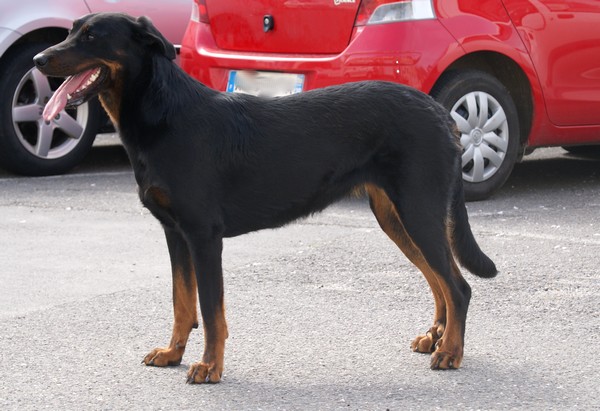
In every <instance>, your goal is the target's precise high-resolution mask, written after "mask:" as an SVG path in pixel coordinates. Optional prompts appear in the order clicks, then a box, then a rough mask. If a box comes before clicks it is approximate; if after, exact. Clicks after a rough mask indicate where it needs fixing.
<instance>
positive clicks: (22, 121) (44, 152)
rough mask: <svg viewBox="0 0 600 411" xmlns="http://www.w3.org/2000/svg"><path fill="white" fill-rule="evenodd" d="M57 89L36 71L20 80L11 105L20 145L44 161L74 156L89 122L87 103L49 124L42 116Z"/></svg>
mask: <svg viewBox="0 0 600 411" xmlns="http://www.w3.org/2000/svg"><path fill="white" fill-rule="evenodd" d="M58 83H60V82H58ZM56 86H58V84H56ZM55 89H56V87H55V88H53V87H52V85H51V82H50V81H49V80H48V78H47V77H46V76H44V75H43V74H42V73H40V71H39V70H38V69H36V68H33V69H31V70H29V71H28V72H27V74H26V75H25V76H23V78H22V79H21V82H20V83H19V85H18V86H17V90H16V91H15V95H14V96H13V102H12V121H13V127H14V129H15V133H16V134H17V137H18V138H19V141H20V142H21V144H22V145H23V147H25V148H26V149H27V150H28V151H29V152H31V153H32V154H34V155H35V156H37V157H40V158H44V159H56V158H61V157H63V156H65V155H66V154H68V153H69V152H71V151H72V150H73V149H74V148H75V147H76V146H77V144H78V143H79V141H80V140H79V139H80V138H81V136H82V135H83V133H84V131H85V125H86V124H87V120H88V113H89V109H88V104H87V103H86V104H82V105H81V106H79V107H77V108H76V109H68V110H63V111H61V112H60V113H59V115H57V116H56V118H54V119H53V120H52V121H51V122H50V123H46V122H45V121H44V120H43V119H42V112H43V110H44V106H45V105H46V103H47V102H48V100H49V99H50V97H51V96H52V94H53V93H54V90H55Z"/></svg>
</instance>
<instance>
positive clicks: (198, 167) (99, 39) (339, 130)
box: [34, 14, 496, 383]
mask: <svg viewBox="0 0 600 411" xmlns="http://www.w3.org/2000/svg"><path fill="white" fill-rule="evenodd" d="M173 58H175V50H174V48H173V46H172V45H171V44H170V43H168V42H167V41H166V40H165V38H164V37H163V36H162V35H161V34H160V33H159V32H158V31H157V30H156V29H155V28H154V27H153V26H152V24H151V23H150V21H149V20H148V19H146V18H144V17H141V18H138V19H134V18H132V17H129V16H126V15H123V14H93V15H88V16H85V17H83V18H81V19H79V20H77V21H75V23H74V25H73V29H72V31H71V33H70V34H69V36H68V37H67V38H66V40H65V41H63V42H62V43H60V44H58V45H56V46H54V47H51V48H49V49H47V50H45V51H44V52H42V53H40V54H39V55H37V56H36V57H35V59H34V60H35V64H36V66H37V67H38V68H39V70H41V71H42V72H43V73H44V74H47V75H49V76H60V77H65V76H71V77H69V78H68V80H67V81H66V82H65V83H63V86H61V88H60V89H59V90H57V92H56V93H55V95H54V97H53V99H52V100H51V101H50V102H49V103H48V105H47V107H46V111H45V114H44V116H45V118H46V119H47V121H51V120H52V118H53V117H55V116H56V115H57V114H58V113H59V112H60V111H61V110H62V109H63V108H64V106H65V105H76V104H80V103H82V102H83V101H85V100H87V99H88V98H90V97H92V96H94V95H99V97H100V101H101V102H102V105H103V106H104V108H105V109H106V111H107V112H108V114H109V115H110V118H111V119H112V121H113V122H114V124H115V125H117V127H118V130H119V132H120V135H121V138H122V140H123V144H124V145H125V148H126V150H127V152H128V154H129V157H130V159H131V163H132V165H133V169H134V172H135V177H136V180H137V183H138V185H139V194H140V198H141V201H142V202H143V204H144V205H145V206H146V207H147V208H148V209H149V210H150V211H151V212H152V213H153V214H154V216H156V218H158V219H159V220H160V222H161V223H162V225H163V227H164V230H165V233H166V238H167V244H168V248H169V253H170V257H171V265H172V270H173V306H174V311H175V323H174V326H173V334H172V337H171V342H170V344H169V346H168V347H166V348H157V349H155V350H153V351H152V352H150V353H149V354H148V355H147V356H146V358H145V359H144V363H146V364H147V365H154V366H167V365H174V364H179V363H180V362H181V358H182V356H183V352H184V350H185V346H186V344H187V341H188V336H189V334H190V332H191V330H192V328H195V327H197V326H198V318H197V309H196V306H197V301H198V300H197V297H196V296H198V297H199V302H200V309H201V314H202V320H203V326H204V355H203V357H202V361H200V362H197V363H194V364H192V365H191V367H190V369H189V372H188V381H189V382H193V383H202V382H217V381H219V380H220V379H221V375H222V372H223V354H224V349H225V339H226V338H227V335H228V334H227V325H226V322H225V312H224V303H223V275H222V268H221V251H222V248H223V238H225V237H232V236H237V235H240V234H244V233H248V232H250V231H254V230H259V229H263V228H272V227H279V226H282V225H284V224H286V223H288V222H290V221H292V220H294V219H296V218H298V217H302V216H306V215H309V214H311V213H314V212H316V211H319V210H322V209H324V208H325V207H327V206H328V205H329V204H331V203H332V202H334V201H336V200H338V199H340V198H341V197H343V196H345V195H346V194H348V193H349V192H351V191H353V190H355V189H357V188H362V187H364V188H365V189H366V193H367V194H368V196H369V200H370V205H371V209H372V210H373V213H374V214H375V217H376V218H377V221H378V222H379V225H380V226H381V228H382V229H383V231H385V233H386V234H387V235H388V236H389V237H390V238H391V239H392V240H393V241H394V242H395V243H396V244H397V245H398V247H400V249H401V250H402V251H403V252H404V254H406V256H407V257H408V258H409V259H410V261H412V262H413V263H414V264H415V265H416V266H417V267H418V268H419V269H420V270H421V271H422V272H423V274H424V275H425V278H426V279H427V281H428V283H429V285H430V286H431V289H432V291H433V297H434V300H435V314H434V319H433V325H432V326H431V328H430V329H429V330H428V331H427V333H425V334H424V335H421V336H419V337H417V338H416V339H415V340H414V341H413V343H412V349H413V350H414V351H418V352H432V353H433V355H432V357H431V368H433V369H448V368H458V367H459V365H460V363H461V360H462V358H463V338H464V333H465V321H466V316H467V308H468V305H469V300H470V297H471V291H470V287H469V285H468V284H467V282H466V281H465V280H464V279H463V277H462V275H461V273H460V271H459V269H458V267H457V264H456V262H455V260H454V256H453V255H455V256H456V258H457V259H458V261H459V262H460V263H461V264H462V265H463V266H464V267H466V268H467V269H468V270H469V271H471V272H473V273H475V274H476V275H478V276H481V277H493V276H494V275H495V274H496V267H495V266H494V263H493V262H492V261H491V260H490V259H489V258H488V257H487V256H486V255H485V254H484V253H483V252H482V251H481V250H480V249H479V247H478V245H477V243H476V242H475V239H474V237H473V234H472V232H471V229H470V226H469V222H468V219H467V211H466V208H465V204H464V199H463V188H462V182H461V164H460V147H459V144H458V141H457V137H456V135H455V133H454V132H453V129H454V128H453V127H454V126H453V122H452V121H451V119H450V117H449V115H448V114H447V112H446V111H445V110H444V109H443V108H441V107H440V106H439V105H437V104H436V103H435V102H434V101H433V100H432V99H431V98H429V97H428V96H426V95H425V94H423V93H420V92H418V91H415V90H413V89H411V88H408V87H404V86H401V85H397V84H391V83H385V82H363V83H354V84H347V85H343V86H336V87H330V88H326V89H321V90H314V91H308V92H305V93H300V94H296V95H292V96H288V97H281V98H259V97H253V96H247V95H238V94H225V93H220V92H217V91H214V90H211V89H210V88H208V87H205V86H204V85H202V84H200V83H198V82H197V81H195V80H194V79H192V78H190V77H189V76H187V75H186V74H184V73H183V72H182V71H181V70H180V69H179V68H178V67H177V66H176V65H175V64H174V63H173V62H172V61H171V60H172V59H173Z"/></svg>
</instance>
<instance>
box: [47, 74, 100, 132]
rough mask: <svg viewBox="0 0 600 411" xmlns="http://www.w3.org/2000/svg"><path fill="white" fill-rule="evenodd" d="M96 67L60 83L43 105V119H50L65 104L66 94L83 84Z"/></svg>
mask: <svg viewBox="0 0 600 411" xmlns="http://www.w3.org/2000/svg"><path fill="white" fill-rule="evenodd" d="M96 70H97V69H91V70H87V71H84V72H83V73H79V74H76V75H74V76H71V77H67V79H66V80H65V81H64V82H63V83H62V84H61V85H60V87H59V88H58V89H57V90H56V91H55V92H54V95H53V96H52V97H51V98H50V101H48V103H47V104H46V107H44V112H43V114H42V116H43V117H44V120H46V121H51V120H52V119H53V118H54V117H56V115H57V114H58V113H60V112H61V110H62V109H64V108H65V106H66V105H67V94H72V93H73V92H75V90H77V89H78V88H80V87H81V86H82V85H84V84H85V83H86V82H87V81H88V79H89V78H90V77H91V75H92V74H94V72H96Z"/></svg>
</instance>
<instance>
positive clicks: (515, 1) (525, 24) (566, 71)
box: [503, 0, 600, 126]
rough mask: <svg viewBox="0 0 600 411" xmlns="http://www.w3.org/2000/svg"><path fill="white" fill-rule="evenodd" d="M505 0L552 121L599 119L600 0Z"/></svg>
mask: <svg viewBox="0 0 600 411" xmlns="http://www.w3.org/2000/svg"><path fill="white" fill-rule="evenodd" d="M503 3H504V5H505V7H506V10H507V11H508V13H509V15H510V17H511V19H512V22H513V24H514V25H515V26H516V27H517V29H518V31H519V35H520V36H521V38H522V39H523V42H524V43H525V46H526V47H527V49H528V51H529V53H530V55H531V59H532V61H533V65H534V67H535V70H536V71H537V74H538V78H539V79H540V83H541V84H540V85H541V87H542V91H543V95H544V99H545V101H546V108H547V113H548V117H549V118H550V121H551V122H552V123H553V124H555V125H558V126H578V125H593V124H600V1H598V0H503Z"/></svg>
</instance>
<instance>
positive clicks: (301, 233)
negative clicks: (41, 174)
mask: <svg viewBox="0 0 600 411" xmlns="http://www.w3.org/2000/svg"><path fill="white" fill-rule="evenodd" d="M544 153H545V152H544V151H542V152H541V155H537V156H534V157H532V158H530V159H528V160H527V161H525V162H524V163H522V164H519V165H518V166H517V168H516V170H515V172H514V173H513V176H512V177H511V179H510V180H509V182H508V183H507V184H506V186H505V187H504V188H503V189H502V190H501V191H500V192H499V193H498V194H497V195H496V196H495V197H493V198H492V199H490V200H488V201H484V202H476V203H469V204H468V209H469V214H470V221H471V225H472V227H473V231H474V232H475V235H476V237H477V239H478V241H479V243H480V245H481V247H482V248H483V249H484V250H485V251H486V253H487V254H488V255H489V256H490V257H491V258H492V259H493V260H494V261H495V262H496V265H497V266H498V268H499V270H500V273H499V275H498V276H497V277H496V278H495V279H492V280H485V279H480V278H476V277H475V276H473V275H471V274H469V273H466V272H465V273H464V274H465V278H466V279H467V280H468V281H469V283H470V284H471V286H472V288H473V297H472V300H471V306H470V309H469V315H468V319H467V330H466V336H465V339H466V343H465V357H464V360H463V366H462V368H461V369H459V370H456V371H446V372H441V371H431V370H429V356H428V355H423V354H416V353H413V352H411V351H410V348H409V345H410V342H411V341H412V339H413V338H414V337H415V336H416V335H417V334H419V333H422V332H423V331H425V330H426V329H427V328H428V327H429V325H430V321H431V317H432V314H433V299H432V297H431V293H430V291H429V289H428V287H427V284H426V282H425V280H424V278H423V277H422V275H421V274H420V273H419V272H418V271H417V269H416V268H415V267H413V266H412V265H411V264H410V263H409V262H408V261H407V259H406V258H405V257H404V256H403V255H402V254H401V253H400V252H399V250H398V249H397V248H396V247H395V246H394V244H393V243H392V242H391V241H389V240H388V239H387V237H386V236H385V235H384V234H383V233H382V232H381V230H380V229H379V228H378V226H377V223H376V222H375V219H374V218H373V216H372V214H371V213H370V211H369V208H368V205H367V204H366V203H365V201H364V200H361V199H349V200H346V201H343V202H341V203H339V204H337V205H335V206H333V207H331V208H329V209H327V210H326V211H325V212H323V213H321V214H318V215H316V216H314V217H311V218H308V219H305V220H301V221H298V222H297V223H294V224H291V225H289V226H287V227H284V228H281V229H277V230H268V231H262V232H259V233H253V234H250V235H246V236H241V237H238V238H234V239H228V240H226V242H225V253H224V259H223V261H224V273H225V299H226V304H227V316H228V322H229V331H230V337H229V339H228V340H227V344H226V354H225V373H224V377H223V381H222V383H220V384H216V385H204V386H196V385H188V384H185V378H186V372H187V367H188V366H189V365H190V363H192V362H195V361H198V360H199V358H200V355H201V352H202V347H201V343H202V333H201V329H199V330H195V331H194V332H193V333H192V335H191V337H190V341H189V342H188V347H187V352H186V354H185V356H184V359H183V362H182V364H181V365H180V366H177V367H170V368H167V369H159V368H153V367H146V366H144V365H142V364H141V360H142V358H143V357H144V355H145V354H147V352H149V351H150V350H151V349H152V348H154V347H156V346H161V345H165V344H167V343H168V340H169V338H170V331H171V326H172V306H171V278H170V277H171V276H170V265H169V259H168V254H167V249H166V245H165V242H164V239H163V234H162V230H161V227H160V226H159V224H158V223H157V222H156V221H155V220H154V218H153V217H152V216H151V215H150V214H149V212H148V211H147V210H145V209H144V208H143V207H142V206H141V204H140V202H139V200H138V199H137V194H136V187H135V181H134V179H133V175H132V173H131V171H130V169H129V167H128V165H127V162H126V157H125V155H124V153H123V152H122V149H121V148H120V147H115V146H107V147H98V148H96V149H95V150H94V153H93V154H92V156H91V157H90V158H89V159H88V161H87V162H86V163H85V164H83V165H82V166H81V167H79V168H78V169H77V170H75V171H74V172H73V173H71V174H69V175H65V176H58V177H45V178H22V177H15V176H11V175H8V174H6V173H5V174H0V192H1V193H2V197H1V198H0V261H1V264H0V284H1V285H2V287H1V289H2V293H1V294H0V330H1V331H0V353H1V358H2V361H1V365H0V408H1V409H3V410H13V409H14V410H39V409H63V410H81V409H88V410H89V409H165V410H175V409H178V410H179V409H181V410H184V409H190V410H191V409H195V410H197V409H207V410H258V409H262V410H279V409H280V410H308V409H315V410H316V409H321V410H329V409H340V410H341V409H343V410H386V409H389V410H411V409H414V410H420V409H430V410H431V409H433V410H435V409H442V410H452V409H457V410H458V409H460V410H471V409H472V410H477V409H482V410H505V409H536V410H541V409H545V410H548V409H555V410H571V409H582V410H593V409H599V404H600V403H599V402H598V382H599V381H600V371H599V367H598V363H599V360H600V356H599V355H598V350H597V349H596V348H595V347H596V345H597V340H598V329H599V325H600V303H599V299H598V294H599V292H600V270H599V269H598V267H599V265H600V161H599V160H594V159H581V158H576V157H573V156H570V155H568V154H566V153H565V152H563V151H560V150H559V149H558V150H556V149H555V150H552V151H550V152H549V155H544Z"/></svg>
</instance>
